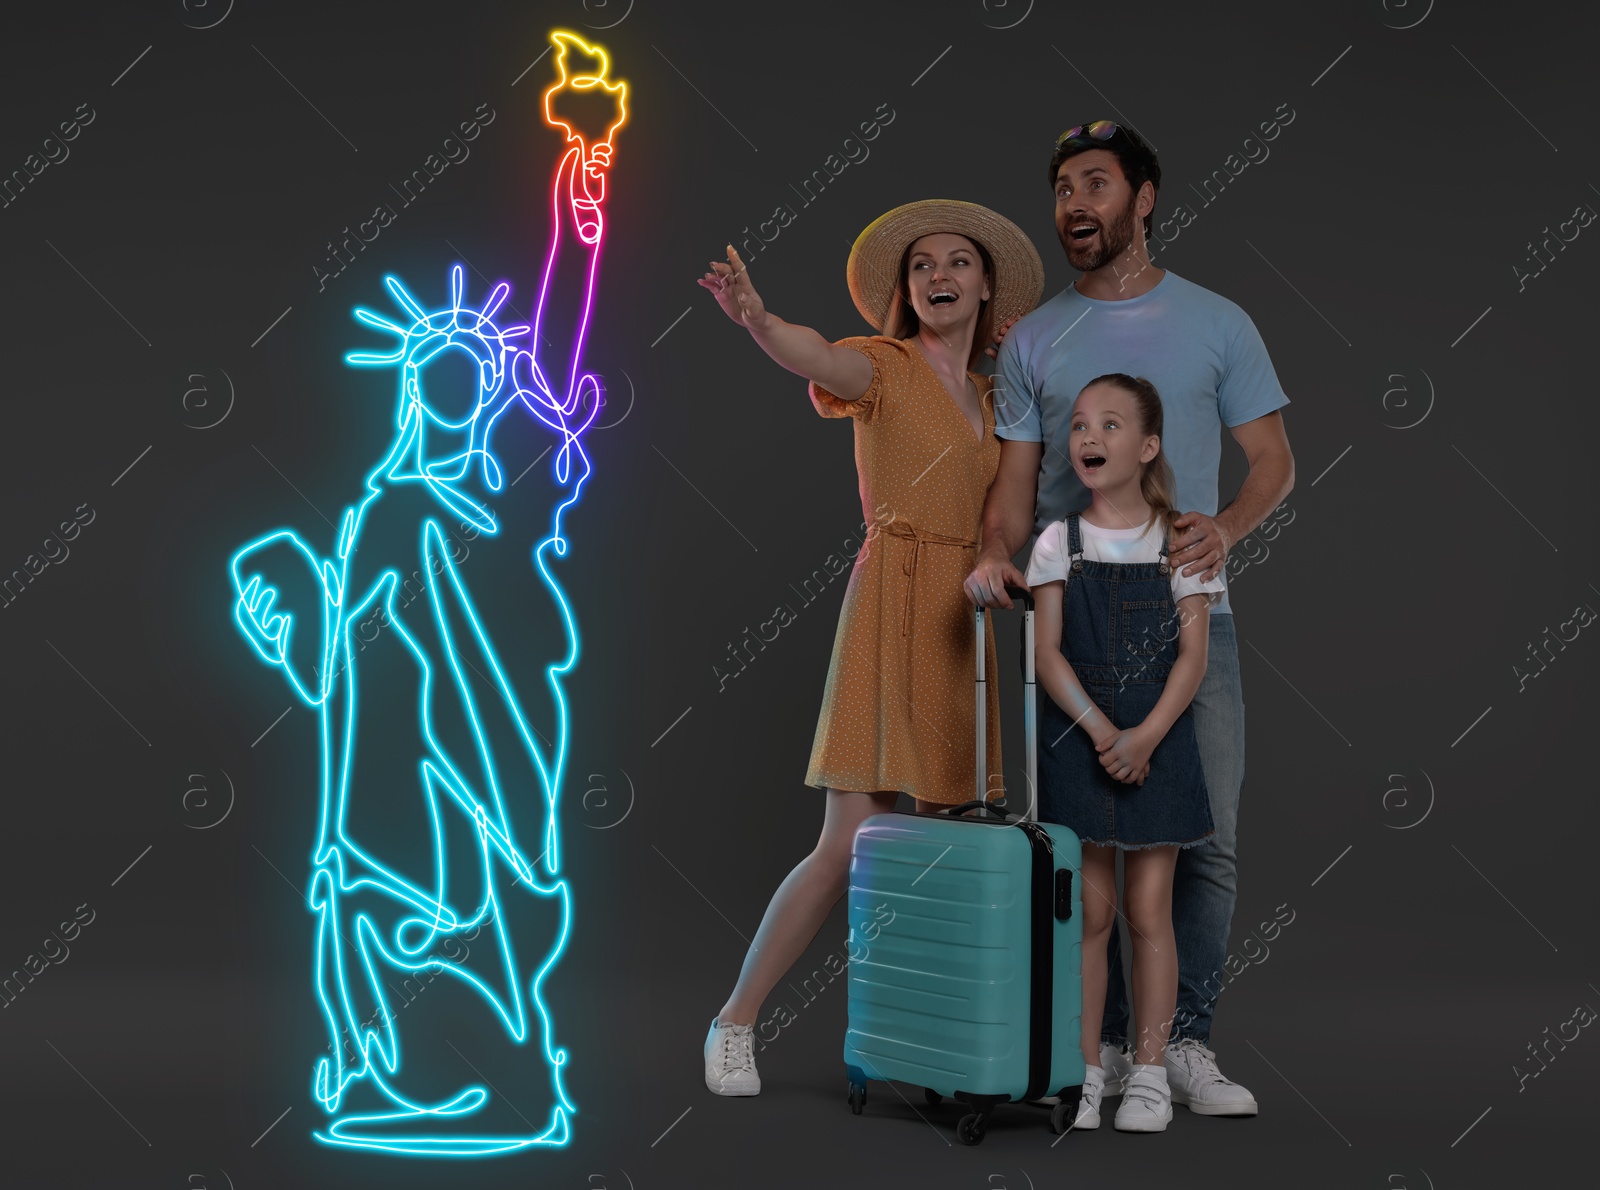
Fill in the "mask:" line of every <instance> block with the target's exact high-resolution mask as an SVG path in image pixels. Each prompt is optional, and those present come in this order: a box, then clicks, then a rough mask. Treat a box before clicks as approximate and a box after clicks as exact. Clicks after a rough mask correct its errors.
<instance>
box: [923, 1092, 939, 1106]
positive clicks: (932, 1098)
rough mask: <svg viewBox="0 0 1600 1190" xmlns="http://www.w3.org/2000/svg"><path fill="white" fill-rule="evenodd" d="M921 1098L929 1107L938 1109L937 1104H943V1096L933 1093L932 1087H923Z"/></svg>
mask: <svg viewBox="0 0 1600 1190" xmlns="http://www.w3.org/2000/svg"><path fill="white" fill-rule="evenodd" d="M922 1097H923V1098H924V1099H926V1100H927V1101H928V1106H929V1107H938V1106H939V1104H941V1103H943V1102H944V1096H943V1095H941V1094H939V1092H937V1091H935V1090H934V1089H933V1088H932V1087H923V1088H922Z"/></svg>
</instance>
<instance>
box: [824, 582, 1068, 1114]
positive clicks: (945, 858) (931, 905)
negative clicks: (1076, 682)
mask: <svg viewBox="0 0 1600 1190" xmlns="http://www.w3.org/2000/svg"><path fill="white" fill-rule="evenodd" d="M1013 596H1014V597H1019V596H1020V597H1021V598H1024V599H1025V598H1026V597H1025V596H1021V593H1018V592H1013ZM983 615H984V612H983V609H981V608H980V609H978V612H977V627H978V665H977V677H978V690H977V707H978V728H977V733H978V765H977V769H978V777H977V784H976V792H977V794H978V800H976V801H973V802H969V803H967V805H965V806H961V807H956V808H955V809H954V810H952V811H946V812H943V813H941V814H936V815H928V814H898V813H897V814H879V815H874V816H873V817H871V818H869V819H867V820H866V822H864V823H863V824H862V826H861V829H860V830H859V831H858V832H857V833H856V838H855V846H854V852H853V857H852V860H851V864H850V887H849V922H850V942H849V947H848V949H847V955H848V958H849V982H848V987H849V1029H848V1031H847V1032H846V1034H845V1044H844V1060H845V1067H846V1071H847V1073H848V1075H849V1083H850V1089H849V1103H850V1107H851V1110H852V1111H855V1112H856V1113H858V1114H859V1113H860V1111H861V1110H862V1107H863V1105H864V1104H865V1102H866V1084H867V1081H868V1080H869V1079H892V1080H895V1081H897V1082H906V1083H913V1084H920V1085H921V1086H922V1087H923V1088H924V1095H925V1096H926V1098H927V1101H928V1103H929V1104H937V1103H938V1102H940V1100H941V1099H942V1098H943V1097H945V1096H950V1097H952V1098H954V1099H956V1100H957V1101H959V1102H962V1103H965V1104H967V1105H968V1106H969V1108H970V1111H969V1112H968V1113H967V1114H966V1115H964V1116H963V1117H962V1118H961V1121H960V1123H959V1124H958V1126H957V1129H956V1135H957V1136H958V1137H959V1138H960V1139H961V1141H962V1142H963V1143H965V1144H974V1145H975V1144H977V1143H978V1142H979V1141H981V1140H982V1139H983V1135H984V1132H985V1130H986V1129H987V1127H988V1122H989V1117H990V1114H991V1113H992V1111H993V1110H994V1107H995V1105H996V1104H999V1103H1005V1102H1010V1101H1028V1100H1033V1099H1038V1098H1041V1097H1043V1096H1050V1095H1056V1096H1059V1097H1060V1099H1061V1103H1060V1104H1059V1105H1058V1106H1056V1107H1055V1108H1054V1109H1053V1111H1052V1112H1051V1120H1050V1123H1051V1127H1052V1128H1054V1129H1055V1131H1056V1132H1058V1133H1059V1132H1063V1131H1065V1130H1066V1128H1067V1127H1068V1125H1069V1124H1070V1122H1071V1121H1072V1120H1073V1119H1074V1118H1075V1117H1076V1114H1077V1105H1078V1099H1079V1097H1080V1095H1081V1091H1082V1085H1083V1071H1084V1062H1083V1053H1082V1050H1081V1048H1080V1037H1079V1035H1080V1030H1081V1018H1082V1012H1083V1008H1082V1005H1083V989H1082V968H1081V960H1082V948H1083V947H1082V944H1083V915H1082V911H1081V910H1082V905H1081V901H1080V896H1081V887H1080V886H1081V880H1080V870H1081V867H1082V860H1083V856H1082V849H1081V847H1080V845H1079V842H1078V838H1077V836H1076V835H1074V834H1073V833H1072V831H1070V830H1068V829H1067V828H1066V827H1062V826H1057V825H1055V824H1052V823H1040V822H1037V821H1034V810H1033V806H1034V798H1033V796H1032V795H1033V789H1034V784H1033V782H1034V758H1035V717H1034V704H1033V697H1034V677H1033V610H1032V602H1031V600H1029V601H1027V603H1026V606H1025V612H1024V633H1023V640H1024V662H1023V671H1024V687H1025V693H1026V697H1027V703H1026V704H1025V716H1024V718H1025V723H1026V727H1027V736H1028V738H1027V770H1028V771H1027V776H1028V805H1027V807H1026V813H1025V814H1024V815H1021V816H1018V815H1009V814H1008V815H1002V814H1000V813H997V812H996V811H995V810H993V809H992V808H990V806H991V805H992V803H990V804H989V805H986V804H985V803H984V802H983V800H982V799H983V795H984V793H985V792H986V790H985V784H986V780H985V771H986V769H987V765H986V763H985V759H986V758H985V756H984V750H985V749H984V742H985V731H984V712H985V709H986V702H985V700H986V692H985V690H984V658H983V651H984V632H983ZM974 812H975V813H976V816H974V817H968V816H966V815H967V814H968V813H974Z"/></svg>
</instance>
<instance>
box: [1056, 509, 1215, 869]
mask: <svg viewBox="0 0 1600 1190" xmlns="http://www.w3.org/2000/svg"><path fill="white" fill-rule="evenodd" d="M1067 537H1068V546H1067V548H1068V551H1069V554H1070V558H1071V568H1070V570H1069V573H1068V575H1067V583H1066V592H1065V594H1064V596H1063V599H1062V613H1063V620H1064V623H1063V624H1062V632H1061V653H1062V656H1064V657H1065V658H1066V659H1067V663H1068V664H1069V665H1071V666H1072V671H1073V673H1075V674H1076V675H1077V677H1078V681H1079V682H1081V683H1082V684H1083V689H1084V692H1085V693H1086V694H1088V696H1089V697H1090V699H1092V700H1093V702H1094V704H1095V705H1096V706H1097V707H1099V708H1100V710H1101V711H1103V712H1104V713H1105V714H1106V716H1107V717H1108V718H1109V719H1110V720H1111V722H1112V723H1114V724H1116V725H1117V726H1118V727H1120V728H1129V727H1136V726H1138V725H1139V724H1140V723H1141V722H1143V721H1144V718H1145V716H1147V715H1148V714H1149V713H1150V711H1151V710H1152V709H1153V708H1154V707H1155V705H1156V702H1157V700H1158V699H1159V698H1160V697H1161V691H1162V689H1163V688H1164V687H1165V686H1166V682H1167V675H1168V674H1169V673H1171V672H1172V667H1173V665H1174V664H1175V663H1176V662H1177V660H1178V613H1177V608H1176V606H1175V605H1174V604H1173V602H1172V586H1171V578H1170V577H1169V576H1170V573H1171V571H1170V569H1169V567H1168V565H1167V543H1166V541H1165V539H1163V541H1162V544H1161V560H1160V561H1159V562H1137V563H1113V562H1091V561H1085V560H1084V557H1083V541H1082V539H1081V537H1080V535H1079V530H1078V516H1077V514H1076V513H1074V514H1073V515H1072V516H1069V517H1068V518H1067ZM1041 702H1042V705H1041V706H1040V715H1039V817H1040V818H1041V819H1042V820H1043V821H1045V822H1055V823H1060V824H1061V825H1063V826H1067V827H1071V828H1072V830H1073V831H1074V832H1075V833H1076V834H1077V836H1078V837H1079V838H1080V839H1082V840H1083V841H1084V842H1085V843H1099V844H1102V845H1107V846H1115V847H1119V848H1123V849H1134V848H1140V847H1160V846H1171V845H1178V846H1189V845H1192V844H1195V843H1198V842H1200V841H1201V840H1202V839H1204V838H1206V837H1207V836H1209V835H1211V834H1212V833H1213V831H1214V829H1215V828H1214V826H1213V824H1212V821H1211V803H1210V800H1209V798H1208V797H1207V794H1206V779H1205V774H1204V772H1203V771H1202V770H1201V768H1200V749H1199V746H1198V745H1197V744H1196V742H1195V734H1194V713H1193V711H1192V710H1191V709H1190V708H1188V707H1185V708H1184V710H1183V714H1182V715H1180V716H1179V717H1178V720H1177V722H1175V723H1174V724H1173V725H1172V729H1171V730H1170V731H1168V732H1167V734H1166V736H1165V737H1164V738H1163V739H1162V741H1161V742H1160V743H1159V744H1157V745H1156V748H1155V751H1154V752H1152V753H1151V755H1150V773H1149V775H1148V776H1147V777H1146V778H1145V782H1144V784H1143V785H1131V784H1124V783H1123V782H1121V781H1118V780H1116V779H1115V778H1114V777H1112V776H1111V775H1110V774H1109V773H1107V772H1106V770H1105V769H1104V768H1102V767H1101V766H1100V757H1099V753H1097V752H1096V751H1095V749H1094V743H1093V741H1092V740H1090V738H1089V736H1088V734H1087V733H1086V732H1085V731H1084V730H1083V728H1082V727H1081V726H1074V725H1073V722H1072V719H1071V718H1070V717H1069V716H1068V715H1067V714H1066V712H1064V711H1063V710H1061V708H1060V707H1058V706H1056V704H1055V700H1054V699H1052V698H1050V697H1048V696H1046V697H1045V698H1043V699H1042V700H1041Z"/></svg>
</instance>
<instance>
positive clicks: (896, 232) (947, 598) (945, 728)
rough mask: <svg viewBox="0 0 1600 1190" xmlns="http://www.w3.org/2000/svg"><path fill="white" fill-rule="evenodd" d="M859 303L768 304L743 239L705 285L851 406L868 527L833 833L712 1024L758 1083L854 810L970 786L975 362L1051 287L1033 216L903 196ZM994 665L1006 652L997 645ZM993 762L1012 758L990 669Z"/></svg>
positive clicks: (737, 1068) (850, 612)
mask: <svg viewBox="0 0 1600 1190" xmlns="http://www.w3.org/2000/svg"><path fill="white" fill-rule="evenodd" d="M846 275H847V278H848V280H849V284H850V293H851V296H852V297H854V298H855V302H856V308H857V309H859V310H860V311H861V313H862V316H863V317H865V318H866V320H867V321H868V322H869V323H871V324H872V326H873V327H874V329H879V328H881V329H882V330H883V331H884V334H882V335H874V336H872V337H871V338H867V337H859V336H858V337H852V338H848V339H842V340H840V341H839V342H838V343H829V342H828V341H827V340H825V339H824V338H823V337H822V336H821V335H819V334H818V333H817V332H816V331H814V330H811V329H810V328H808V327H803V326H794V325H792V324H790V323H787V322H784V321H783V320H782V319H780V318H778V317H777V316H775V315H773V314H771V313H769V312H768V311H767V309H766V307H765V306H764V305H763V304H762V302H761V299H760V297H758V296H757V295H756V292H755V289H754V288H753V287H752V286H751V284H750V274H749V272H748V271H747V270H746V269H745V267H744V265H743V263H742V262H741V261H740V259H739V255H738V253H737V252H735V251H734V250H733V248H732V247H731V246H730V247H729V248H728V262H727V263H726V264H723V263H720V262H713V263H712V265H711V271H710V272H709V273H707V274H706V275H705V277H704V278H702V279H701V281H700V284H701V285H702V286H704V287H705V288H706V289H708V290H710V291H711V293H712V294H713V295H714V296H715V297H716V299H717V303H718V304H719V305H720V306H721V307H722V309H723V312H724V313H726V314H727V315H728V317H729V318H731V319H733V320H734V322H736V323H738V324H739V325H740V326H742V327H744V328H745V329H746V330H748V331H749V332H750V335H751V337H752V338H754V339H755V341H756V344H757V346H759V347H760V348H761V349H762V350H763V351H765V352H766V353H767V354H768V355H769V356H771V357H772V358H773V359H774V360H775V361H776V362H777V363H778V364H780V365H781V366H783V367H785V368H787V369H788V370H789V371H791V372H795V373H797V374H799V375H801V376H805V377H807V378H808V379H809V380H810V381H811V401H812V404H813V405H815V406H816V409H817V412H818V413H820V414H822V416H823V417H848V418H851V419H853V421H854V423H855V444H856V470H857V472H858V475H859V480H860V484H859V486H860V491H861V505H862V511H863V517H864V520H865V521H866V523H868V524H870V525H871V526H872V529H871V531H870V532H869V534H868V538H867V542H866V544H865V545H864V546H863V547H862V549H861V551H860V553H859V554H858V555H857V557H856V561H855V566H854V568H853V570H852V571H851V574H850V582H849V586H848V587H847V588H846V591H845V597H844V607H843V609H842V610H841V612H840V615H839V630H838V633H837V635H836V637H835V639H834V646H833V659H832V661H831V662H830V664H829V666H828V683H827V689H826V692H825V694H824V695H823V703H822V715H821V717H820V720H819V722H818V724H817V733H816V739H815V743H814V745H813V747H812V751H811V765H810V769H809V771H808V772H807V774H806V784H808V785H813V786H816V787H818V788H824V789H826V790H827V805H826V808H825V810H824V812H823V823H822V835H821V838H820V839H819V840H818V841H817V846H816V849H815V850H813V851H812V853H811V854H810V855H809V856H807V857H806V858H805V859H803V860H802V861H800V864H799V865H798V866H797V867H796V868H795V869H794V871H792V872H791V873H789V876H788V878H787V879H785V880H784V882H783V884H782V885H781V886H780V887H779V888H778V891H777V892H776V893H775V894H774V895H773V898H772V901H771V903H770V904H769V905H768V906H767V912H766V915H765V917H763V919H762V922H761V929H760V931H759V932H758V933H757V934H756V937H755V941H754V943H753V944H752V945H751V947H750V951H749V953H748V954H747V955H746V956H745V960H744V967H743V970H741V972H740V973H739V982H738V984H737V986H736V987H735V988H734V990H733V994H732V995H731V996H729V998H728V1001H727V1003H726V1004H724V1005H723V1007H722V1011H721V1012H719V1013H718V1014H717V1016H716V1017H715V1018H714V1019H713V1020H712V1022H711V1030H710V1032H709V1033H708V1034H707V1036H706V1044H705V1050H704V1056H705V1075H706V1086H707V1087H709V1088H710V1089H711V1090H712V1091H713V1092H714V1093H716V1094H718V1095H754V1094H756V1093H758V1092H759V1091H760V1089H761V1080H760V1078H759V1077H758V1076H757V1074H756V1069H755V1057H754V1047H753V1037H752V1031H753V1028H754V1025H755V1022H756V1020H757V1018H758V1016H759V1014H760V1011H761V1003H762V1001H763V1000H765V999H766V997H767V994H768V993H769V992H771V990H772V988H773V987H774V986H775V985H776V984H777V982H778V980H779V979H780V978H782V976H783V974H784V973H785V972H786V971H787V970H788V969H789V967H790V965H791V964H792V963H793V962H794V961H795V960H796V959H797V958H799V957H800V955H801V954H802V953H803V952H804V950H805V948H806V946H807V945H809V944H810V942H811V939H812V938H813V937H814V936H815V935H816V933H817V931H818V930H819V929H820V928H821V927H822V923H823V921H824V920H825V919H826V918H827V916H828V912H829V910H831V909H832V908H833V905H834V902H836V901H837V900H838V899H839V897H840V896H841V895H842V894H843V893H844V890H845V881H846V877H847V875H848V873H849V870H850V849H851V843H852V841H853V839H854V837H855V832H856V827H858V826H859V825H860V824H861V822H862V821H863V820H864V819H865V818H867V817H868V816H869V815H871V814H878V813H884V812H887V811H889V810H892V809H894V805H895V799H896V796H897V792H899V793H906V794H909V795H910V796H912V797H913V798H915V799H916V801H917V808H918V809H919V810H928V809H932V808H934V807H936V806H938V805H940V804H952V803H957V802H963V801H966V800H967V799H969V798H970V797H971V796H972V793H973V782H974V765H975V752H976V749H975V746H974V737H975V735H976V724H975V721H974V717H975V713H976V712H975V709H974V706H973V701H972V673H973V665H974V661H975V659H974V657H973V652H972V650H973V648H974V645H975V642H974V640H973V634H972V609H971V606H970V605H969V604H968V603H967V600H966V596H965V594H964V593H963V591H962V587H961V582H962V579H963V578H965V577H966V575H967V572H968V571H970V570H971V569H972V561H973V554H974V552H975V550H976V545H977V540H976V539H977V536H978V523H979V517H980V515H981V513H982V511H983V500H984V494H985V493H986V492H987V491H988V488H989V484H990V482H991V481H992V480H993V479H994V474H995V470H996V468H997V467H998V466H999V462H1000V444H999V442H998V441H997V440H996V438H995V436H994V405H993V401H992V394H991V392H990V382H989V379H988V378H987V377H984V376H979V375H977V374H976V373H974V372H972V371H971V370H970V369H971V368H972V367H973V365H974V364H975V363H976V362H977V360H978V359H979V357H980V356H981V355H982V354H983V351H984V349H985V348H986V347H987V346H988V345H989V342H990V340H991V339H992V338H994V334H993V331H992V329H991V328H993V327H997V326H1002V325H1005V326H1009V323H1010V321H1011V320H1013V319H1014V318H1015V317H1017V316H1019V315H1021V314H1025V313H1026V312H1027V311H1028V310H1030V309H1032V308H1033V305H1034V303H1036V302H1037V301H1038V300H1039V293H1040V291H1041V290H1042V289H1043V288H1044V266H1043V265H1042V264H1041V263H1040V261H1039V254H1038V252H1037V251H1036V250H1035V249H1034V247H1033V245H1032V244H1031V243H1030V242H1029V241H1028V238H1027V236H1025V235H1024V234H1023V233H1022V230H1021V229H1020V228H1018V227H1017V226H1016V224H1014V223H1012V222H1011V221H1010V220H1008V219H1004V218H1002V217H1001V216H999V215H997V214H995V213H994V212H993V211H990V210H988V209H987V208H985V207H980V206H976V205H974V204H972V203H965V202H952V201H948V200H943V199H937V200H929V201H925V202H915V203H910V204H908V205H906V206H903V207H897V208H896V209H894V210H892V211H890V212H889V213H888V214H886V215H884V216H883V217H882V218H880V219H878V220H877V221H875V222H874V223H873V224H872V225H871V226H870V227H868V228H867V230H866V231H864V232H862V233H861V236H860V238H859V239H857V240H856V243H855V246H854V247H853V248H852V249H851V251H850V260H849V263H848V265H847V266H846ZM988 655H989V657H990V659H991V673H992V670H993V657H994V652H993V648H992V645H991V647H990V651H989V654H988ZM989 689H990V691H991V695H990V697H991V705H990V708H989V712H988V724H989V732H990V734H989V743H988V750H989V751H988V758H989V769H990V773H991V774H993V775H994V776H993V777H991V780H993V779H994V777H997V776H998V773H999V770H1000V741H999V713H998V708H997V707H996V706H995V705H994V704H993V699H994V694H993V692H994V691H995V689H996V687H995V683H994V681H993V680H992V678H991V682H990V685H989Z"/></svg>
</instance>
